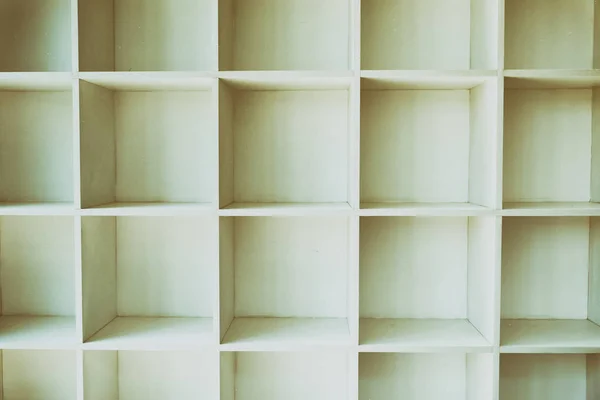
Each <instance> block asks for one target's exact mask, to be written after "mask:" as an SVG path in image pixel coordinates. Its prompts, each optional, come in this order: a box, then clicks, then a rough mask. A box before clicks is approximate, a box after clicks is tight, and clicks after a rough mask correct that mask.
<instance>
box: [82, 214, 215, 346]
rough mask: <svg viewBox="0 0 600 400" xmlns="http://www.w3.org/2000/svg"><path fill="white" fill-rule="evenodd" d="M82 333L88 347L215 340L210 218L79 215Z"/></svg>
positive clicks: (212, 224) (212, 227)
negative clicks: (81, 272)
mask: <svg viewBox="0 0 600 400" xmlns="http://www.w3.org/2000/svg"><path fill="white" fill-rule="evenodd" d="M81 225H82V260H83V336H84V341H85V342H86V344H85V345H84V346H85V348H90V349H108V350H119V349H142V350H147V349H163V348H169V349H173V348H182V349H187V348H195V347H198V346H203V345H206V344H210V343H216V336H214V335H213V320H212V316H213V305H214V304H215V301H214V300H215V299H214V298H213V297H214V296H215V295H216V294H214V293H215V289H214V286H215V285H216V282H217V271H218V265H217V263H218V261H217V260H218V258H217V257H218V239H217V221H216V217H214V218H213V217H95V216H94V217H83V218H82V222H81Z"/></svg>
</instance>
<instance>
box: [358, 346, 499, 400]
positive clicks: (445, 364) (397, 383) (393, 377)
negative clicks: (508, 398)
mask: <svg viewBox="0 0 600 400" xmlns="http://www.w3.org/2000/svg"><path fill="white" fill-rule="evenodd" d="M494 366H495V362H494V356H493V355H492V354H464V353H438V354H415V353H360V355H359V383H358V390H359V396H358V399H359V400H387V399H402V400H438V399H445V400H493V399H496V397H495V396H494V391H495V389H494V379H495V375H494V370H495V368H494Z"/></svg>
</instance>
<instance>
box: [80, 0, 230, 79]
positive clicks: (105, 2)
mask: <svg viewBox="0 0 600 400" xmlns="http://www.w3.org/2000/svg"><path fill="white" fill-rule="evenodd" d="M73 1H77V2H78V12H79V15H78V18H79V24H78V26H79V41H78V42H79V70H80V71H134V72H135V71H216V70H217V51H218V49H217V47H218V44H217V0H177V1H170V0H153V1H144V0H73Z"/></svg>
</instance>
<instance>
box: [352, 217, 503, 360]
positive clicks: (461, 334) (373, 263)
mask: <svg viewBox="0 0 600 400" xmlns="http://www.w3.org/2000/svg"><path fill="white" fill-rule="evenodd" d="M498 226H499V222H498V220H497V218H495V217H471V218H465V217H436V218H429V217H418V218H414V217H362V218H361V220H360V296H359V298H360V344H361V348H363V349H364V351H390V352H396V351H416V352H428V351H443V350H445V349H449V350H450V351H455V349H460V350H462V351H465V352H469V351H474V352H480V351H486V350H489V349H491V347H492V344H493V343H495V336H496V334H495V330H496V328H495V326H496V322H495V321H496V318H497V317H496V316H495V306H494V302H495V300H494V299H495V296H496V292H497V290H496V286H495V283H494V279H495V278H494V277H495V276H497V273H496V263H495V257H496V256H495V250H494V246H495V243H496V237H497V230H498V229H499V228H498Z"/></svg>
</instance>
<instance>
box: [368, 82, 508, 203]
mask: <svg viewBox="0 0 600 400" xmlns="http://www.w3.org/2000/svg"><path fill="white" fill-rule="evenodd" d="M362 86H363V90H362V94H361V139H360V141H361V156H360V158H361V160H360V161H361V163H360V165H361V172H360V174H361V180H360V182H361V188H360V189H361V203H380V204H381V205H382V206H384V207H385V206H386V205H385V203H472V204H474V205H481V206H486V207H493V206H494V203H495V187H494V184H493V182H494V179H495V171H496V167H495V164H494V160H495V157H496V156H495V152H496V150H495V149H496V148H495V136H496V130H497V129H496V127H495V126H494V123H493V121H494V119H495V116H496V115H497V107H496V104H497V98H496V95H497V85H496V83H495V82H494V81H493V80H491V81H488V80H482V81H478V84H473V82H472V81H471V80H467V81H466V82H460V81H459V82H458V83H452V84H450V85H448V86H449V87H445V86H444V85H442V84H440V83H438V84H433V85H431V84H429V85H428V84H425V85H419V86H415V84H411V83H410V82H408V83H407V82H404V81H398V82H395V81H393V80H389V81H385V80H381V81H378V80H370V79H363V85H362ZM423 87H425V89H423ZM387 206H391V204H388V205H387ZM363 207H367V208H368V207H369V205H368V204H363Z"/></svg>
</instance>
